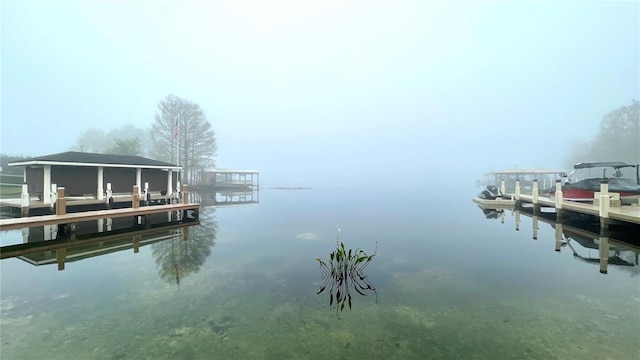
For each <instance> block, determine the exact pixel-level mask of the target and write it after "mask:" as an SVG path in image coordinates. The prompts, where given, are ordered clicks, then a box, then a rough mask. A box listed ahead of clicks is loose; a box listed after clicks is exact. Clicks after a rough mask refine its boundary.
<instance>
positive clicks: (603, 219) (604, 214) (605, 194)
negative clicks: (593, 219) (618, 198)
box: [598, 180, 611, 228]
mask: <svg viewBox="0 0 640 360" xmlns="http://www.w3.org/2000/svg"><path fill="white" fill-rule="evenodd" d="M599 201H600V204H599V205H600V206H599V209H598V215H599V216H600V226H601V227H602V228H604V227H606V226H607V225H608V222H609V208H610V207H611V201H610V199H609V182H608V181H607V180H602V182H600V199H599Z"/></svg>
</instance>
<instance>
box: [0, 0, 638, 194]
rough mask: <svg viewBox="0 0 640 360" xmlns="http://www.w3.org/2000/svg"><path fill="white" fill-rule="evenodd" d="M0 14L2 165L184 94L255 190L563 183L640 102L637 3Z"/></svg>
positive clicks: (139, 117) (241, 4)
mask: <svg viewBox="0 0 640 360" xmlns="http://www.w3.org/2000/svg"><path fill="white" fill-rule="evenodd" d="M0 6H1V23H2V25H1V26H2V28H1V30H2V34H1V44H2V49H1V50H2V55H1V60H2V64H1V69H2V84H1V85H2V89H1V90H2V96H1V100H2V104H1V105H2V113H1V115H2V119H1V121H2V123H1V130H2V134H1V141H2V143H1V144H0V146H1V152H2V153H8V154H26V155H33V156H38V155H45V154H51V153H57V152H62V151H67V150H69V149H70V148H71V147H72V146H73V145H74V144H75V141H76V139H77V137H78V135H79V134H80V133H81V132H82V131H83V130H86V129H87V128H89V127H98V128H101V129H104V130H109V129H112V128H115V127H118V126H121V125H124V124H135V125H136V126H138V127H141V128H144V127H149V126H150V125H151V123H152V121H153V117H154V114H155V111H156V107H157V104H158V102H159V101H160V100H161V99H162V98H163V97H165V96H166V95H168V94H176V95H178V96H180V97H183V98H186V99H188V100H191V101H193V102H196V103H198V104H200V105H201V106H202V108H203V109H204V110H205V113H206V116H207V118H208V119H209V120H210V121H211V123H212V125H213V127H214V129H215V131H216V135H217V141H218V157H217V162H218V166H219V167H224V168H245V169H247V168H249V169H257V170H260V171H261V172H262V177H261V179H264V178H267V179H268V178H270V177H271V178H272V179H277V180H278V181H283V182H287V181H288V182H294V183H295V182H297V183H301V184H303V183H309V184H312V185H313V184H315V183H314V180H313V179H319V178H324V177H326V176H329V177H335V178H339V177H344V178H350V179H357V178H359V177H361V176H366V177H370V176H378V175H379V176H381V177H385V176H387V175H390V174H394V176H395V175H401V176H408V177H420V176H422V175H424V174H425V172H424V170H428V171H427V173H426V174H432V175H435V176H446V175H447V174H453V175H460V174H463V173H462V172H461V171H460V169H463V168H464V169H466V170H467V171H470V172H471V174H473V176H480V175H481V174H482V173H483V172H485V171H490V170H494V169H499V168H505V167H511V166H513V165H515V164H517V165H518V166H519V167H555V168H558V167H561V166H562V165H563V160H564V156H565V155H566V152H567V151H569V146H568V144H569V143H570V140H572V139H582V140H589V139H590V138H591V137H592V136H593V135H594V134H595V133H596V132H597V130H598V126H599V124H600V120H601V119H602V117H603V116H604V115H605V114H606V113H607V112H609V111H611V110H614V109H616V108H618V107H620V106H623V105H629V104H630V103H631V100H632V99H639V98H640V56H639V54H640V5H639V2H638V1H627V2H613V1H603V2H594V1H589V2H535V3H534V2H527V3H521V2H505V1H502V2H446V1H439V2H435V1H369V2H364V1H361V2H355V1H340V2H331V1H322V2H320V1H315V2H301V1H291V2H274V1H263V2H249V1H227V2H214V1H211V2H204V1H203V2H189V3H187V2H177V1H171V2H167V1H163V2H159V1H157V2H127V1H118V2H71V1H65V2H25V1H3V2H2V3H1V5H0ZM585 160H588V159H585ZM292 171H295V172H296V175H294V176H292V177H289V174H290V173H291V172H292ZM465 173H466V172H465Z"/></svg>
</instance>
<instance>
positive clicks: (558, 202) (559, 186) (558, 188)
mask: <svg viewBox="0 0 640 360" xmlns="http://www.w3.org/2000/svg"><path fill="white" fill-rule="evenodd" d="M563 201H564V199H563V197H562V183H561V182H560V180H556V209H562V202H563Z"/></svg>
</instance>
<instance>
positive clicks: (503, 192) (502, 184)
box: [500, 179, 507, 195]
mask: <svg viewBox="0 0 640 360" xmlns="http://www.w3.org/2000/svg"><path fill="white" fill-rule="evenodd" d="M506 192H507V186H506V185H505V182H504V179H502V180H500V193H501V194H502V195H504V194H505V193H506Z"/></svg>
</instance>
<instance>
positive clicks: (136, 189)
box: [131, 185, 140, 209]
mask: <svg viewBox="0 0 640 360" xmlns="http://www.w3.org/2000/svg"><path fill="white" fill-rule="evenodd" d="M139 189H140V188H139V187H138V185H133V198H132V199H131V207H132V208H134V209H137V208H139V207H140V193H139V191H140V190H139Z"/></svg>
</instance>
